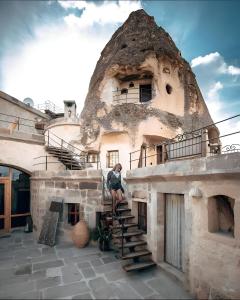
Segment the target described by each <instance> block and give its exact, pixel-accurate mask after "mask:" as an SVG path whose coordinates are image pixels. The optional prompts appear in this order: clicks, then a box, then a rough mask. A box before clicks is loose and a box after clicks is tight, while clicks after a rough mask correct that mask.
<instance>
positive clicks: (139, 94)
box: [112, 88, 156, 105]
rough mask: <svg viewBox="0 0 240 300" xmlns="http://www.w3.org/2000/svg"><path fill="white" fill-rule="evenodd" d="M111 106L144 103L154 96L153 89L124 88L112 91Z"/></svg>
mask: <svg viewBox="0 0 240 300" xmlns="http://www.w3.org/2000/svg"><path fill="white" fill-rule="evenodd" d="M112 93H113V104H115V105H117V104H123V103H134V104H136V103H146V102H148V101H150V100H151V99H153V98H154V97H155V96H156V92H155V89H153V88H151V89H140V88H128V89H127V88H126V89H124V88H123V89H121V90H116V91H113V92H112Z"/></svg>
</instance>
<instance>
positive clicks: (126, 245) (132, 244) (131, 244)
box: [117, 241, 147, 248]
mask: <svg viewBox="0 0 240 300" xmlns="http://www.w3.org/2000/svg"><path fill="white" fill-rule="evenodd" d="M146 244H147V242H146V241H134V242H127V243H125V242H123V248H133V247H137V246H143V245H146ZM117 247H118V248H122V245H121V244H118V245H117Z"/></svg>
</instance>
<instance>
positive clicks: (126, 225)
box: [113, 223, 138, 229]
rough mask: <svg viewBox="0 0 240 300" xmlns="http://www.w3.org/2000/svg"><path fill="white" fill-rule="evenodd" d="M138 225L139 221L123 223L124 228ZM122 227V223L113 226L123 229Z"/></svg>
mask: <svg viewBox="0 0 240 300" xmlns="http://www.w3.org/2000/svg"><path fill="white" fill-rule="evenodd" d="M136 226H138V224H137V223H128V224H123V228H131V227H136ZM121 228H122V225H121V224H119V225H116V226H113V229H121Z"/></svg>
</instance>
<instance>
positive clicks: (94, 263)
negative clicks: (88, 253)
mask: <svg viewBox="0 0 240 300" xmlns="http://www.w3.org/2000/svg"><path fill="white" fill-rule="evenodd" d="M90 263H91V264H92V266H93V267H98V266H101V265H103V262H102V261H101V259H100V258H95V259H93V260H90Z"/></svg>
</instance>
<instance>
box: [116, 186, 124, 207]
mask: <svg viewBox="0 0 240 300" xmlns="http://www.w3.org/2000/svg"><path fill="white" fill-rule="evenodd" d="M116 195H117V198H116V206H117V205H118V204H119V203H120V202H122V201H123V199H124V196H123V194H122V191H121V189H119V190H117V191H116Z"/></svg>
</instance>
